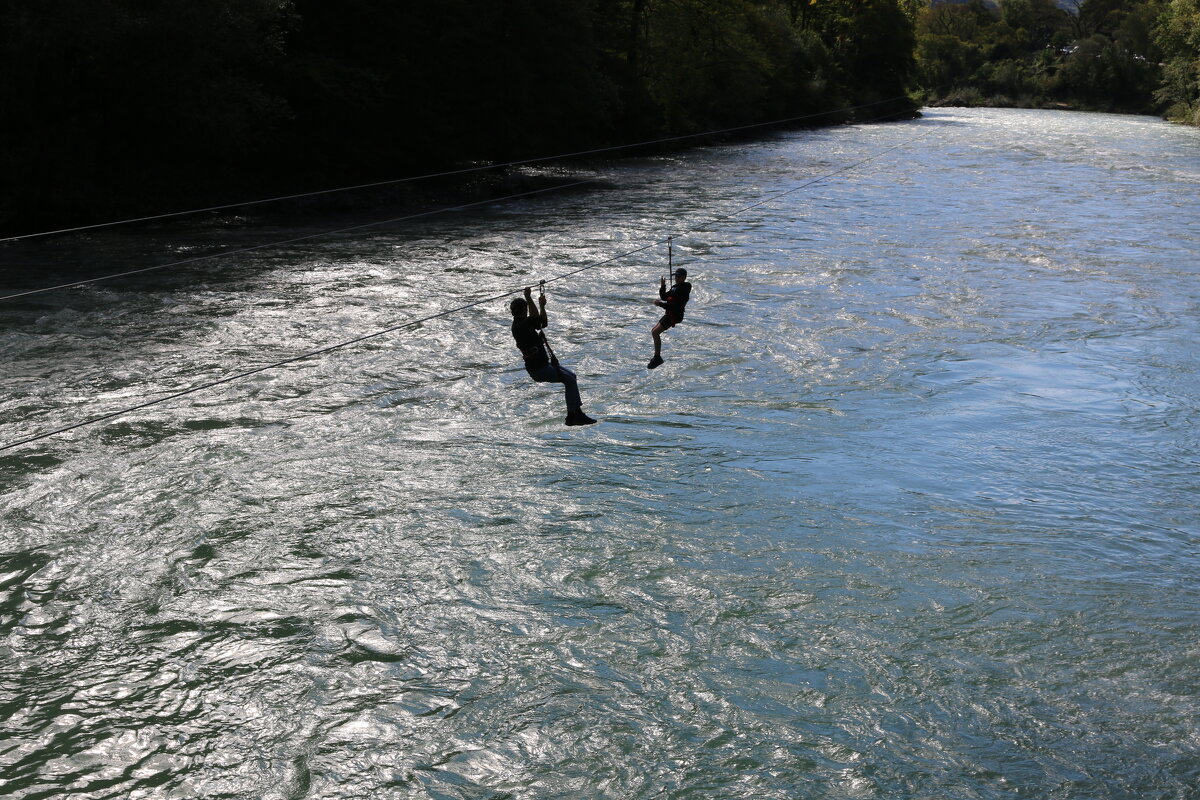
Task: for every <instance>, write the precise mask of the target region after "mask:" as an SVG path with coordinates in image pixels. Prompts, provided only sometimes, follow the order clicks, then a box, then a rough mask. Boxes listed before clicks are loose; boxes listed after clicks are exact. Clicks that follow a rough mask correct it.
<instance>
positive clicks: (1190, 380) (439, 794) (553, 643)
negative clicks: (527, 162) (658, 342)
mask: <svg viewBox="0 0 1200 800" xmlns="http://www.w3.org/2000/svg"><path fill="white" fill-rule="evenodd" d="M899 144H902V145H903V147H901V148H899V149H896V150H893V151H891V152H887V153H883V151H885V150H886V149H887V148H889V147H893V146H895V145H899ZM881 153H883V154H882V155H880V154H881ZM871 156H878V157H877V158H875V160H873V161H870V162H869V163H866V164H863V165H861V166H860V167H858V168H856V169H854V170H852V171H850V172H846V173H843V174H840V175H837V176H835V177H831V178H829V179H828V180H825V181H823V182H821V183H818V184H816V185H814V186H811V187H808V188H805V189H802V190H800V191H797V192H794V193H792V194H789V195H786V196H784V197H781V198H778V199H777V200H775V201H772V202H769V203H765V204H762V205H758V206H756V207H754V208H747V207H748V206H751V205H752V204H755V203H759V202H760V201H762V200H764V199H765V198H768V197H771V196H773V195H778V194H779V193H781V192H784V191H786V190H788V189H790V188H794V187H796V186H798V185H800V184H801V183H804V182H806V181H808V180H811V179H812V178H813V177H816V176H819V175H823V174H826V173H829V172H832V171H833V170H836V169H839V168H841V167H843V166H845V165H848V164H851V163H853V162H856V161H859V160H861V159H864V158H868V157H871ZM592 177H594V178H595V181H594V183H593V184H592V185H590V186H589V187H587V188H586V189H585V190H578V189H576V190H573V191H569V192H563V193H550V194H547V195H544V196H540V197H537V198H527V199H523V200H519V201H513V202H508V203H498V204H495V205H494V206H490V207H487V208H485V209H480V210H476V211H472V212H469V213H456V214H452V215H445V216H440V217H432V218H424V219H421V220H416V221H413V222H410V223H405V224H400V225H389V226H382V227H379V228H372V229H363V230H359V231H356V232H350V233H345V234H341V235H333V236H328V237H321V238H314V239H307V240H304V241H300V242H296V243H293V244H292V245H285V246H279V247H272V248H263V249H260V250H255V251H253V252H250V253H244V254H242V255H238V256H233V257H230V258H228V259H225V260H220V261H205V262H197V263H194V264H191V265H187V266H183V267H180V268H176V269H172V270H166V271H160V272H154V273H151V274H148V275H145V276H142V277H140V278H129V279H122V280H116V281H111V282H107V283H102V284H96V285H93V286H91V287H86V288H78V289H70V290H63V291H60V292H56V293H53V294H49V295H38V296H34V297H29V298H25V299H22V300H19V301H9V302H7V303H4V304H2V305H0V371H2V373H3V393H2V395H0V444H2V443H6V442H11V441H16V440H18V439H21V438H25V437H28V436H32V435H35V434H37V433H38V432H40V431H43V430H47V429H49V428H54V427H58V426H62V425H66V424H70V423H72V422H74V421H77V420H81V419H85V418H87V417H90V416H96V415H99V414H102V413H105V412H107V411H109V410H113V409H118V408H121V407H125V406H130V405H136V404H138V403H141V402H145V401H146V400H147V399H153V398H155V397H160V396H162V394H165V393H169V392H171V391H177V390H180V389H183V388H187V387H189V386H193V385H195V384H198V383H202V382H205V381H211V380H215V379H218V378H220V377H222V376H224V375H227V374H230V373H232V372H236V371H239V370H246V369H250V368H253V367H255V366H258V365H262V364H267V363H270V362H273V361H278V360H281V359H285V358H288V357H290V356H292V355H294V354H298V353H301V352H305V351H308V350H315V349H318V348H321V347H325V346H327V345H330V344H334V343H336V342H339V341H343V340H346V339H350V338H353V337H356V336H361V335H364V334H367V333H371V332H373V331H377V330H380V329H383V328H386V327H389V326H392V325H396V324H399V323H402V322H404V321H405V320H409V319H413V318H416V317H422V316H426V315H429V314H433V313H436V312H438V311H441V310H443V309H447V308H452V307H454V306H457V305H460V304H462V303H465V302H469V301H472V300H474V299H478V298H485V297H490V296H495V295H499V294H502V293H504V292H507V291H510V290H512V289H515V288H517V287H520V286H522V285H524V284H527V283H533V282H536V281H537V280H538V279H540V278H552V277H553V276H556V275H560V274H563V273H565V272H569V271H571V270H575V269H579V268H581V267H585V266H588V265H589V264H593V263H595V262H599V261H603V260H606V259H610V258H612V257H614V256H616V255H618V254H620V253H622V252H626V251H629V250H633V249H635V248H638V247H642V246H644V245H647V244H649V243H651V242H653V241H655V240H656V239H662V238H664V237H665V236H666V235H667V234H669V233H678V234H679V238H678V239H677V246H676V251H675V252H676V258H677V261H678V262H680V263H683V264H685V265H686V266H688V267H689V269H690V270H691V273H692V281H693V284H694V285H695V291H694V294H693V300H692V303H691V305H690V306H689V309H688V312H689V313H688V319H687V321H686V322H685V323H684V324H683V325H682V326H680V327H679V328H677V329H676V330H673V331H671V332H670V333H669V334H668V335H667V336H666V337H665V342H666V344H665V350H664V355H665V356H666V357H667V362H666V364H665V365H664V366H663V367H661V368H659V369H658V370H656V371H654V372H649V371H647V370H646V369H645V361H646V360H647V358H648V357H649V356H650V353H651V349H650V339H649V328H650V326H651V325H652V324H653V322H654V320H655V319H656V318H657V315H656V313H655V309H654V308H653V307H652V306H651V305H650V300H651V299H652V298H653V296H654V291H655V289H656V287H657V281H658V276H659V275H660V274H661V273H662V267H663V263H664V261H665V248H663V247H661V246H660V247H654V248H652V249H651V250H649V251H646V252H643V253H640V254H638V255H635V256H631V257H628V258H625V259H621V260H617V261H613V262H612V263H608V264H605V265H604V266H600V267H596V268H595V269H590V270H587V271H584V272H581V273H579V274H578V275H576V276H574V277H572V278H570V279H565V280H561V281H557V282H555V283H553V284H552V285H551V286H550V295H551V296H550V305H549V310H550V315H551V328H550V330H549V334H550V336H551V341H552V343H553V344H554V346H555V349H556V351H557V352H558V353H559V355H560V356H561V357H562V359H563V361H564V362H565V363H567V364H570V365H571V366H573V367H574V368H575V369H576V370H577V371H578V372H579V374H580V377H581V385H582V388H583V393H584V399H585V402H586V408H587V409H588V410H589V411H590V412H591V413H592V414H593V415H594V416H597V417H599V418H600V419H601V420H602V423H601V424H599V425H596V426H594V427H591V428H587V429H570V428H565V427H563V426H562V399H561V394H560V392H559V391H558V390H557V387H552V386H546V385H534V384H532V383H530V382H529V380H528V379H527V378H526V376H525V374H524V372H523V370H521V369H520V367H519V364H518V360H517V358H516V352H515V350H514V348H513V346H512V341H511V338H510V336H509V333H508V314H507V312H506V309H505V303H504V301H502V300H498V301H495V302H491V303H485V304H483V305H481V306H479V307H475V308H472V309H470V310H466V311H463V312H461V313H458V314H455V315H453V316H451V317H448V318H445V319H439V320H434V321H430V322H427V323H424V324H422V325H421V326H420V327H419V328H417V329H415V330H404V331H398V332H396V333H394V334H390V335H387V336H382V337H378V338H375V339H371V340H368V341H366V342H363V343H361V344H359V345H356V346H354V347H350V348H346V349H343V350H339V351H335V352H332V353H328V354H326V355H324V356H321V357H319V358H315V359H310V360H302V361H297V362H295V363H291V364H288V365H287V366H285V367H282V368H279V369H274V370H269V371H266V372H262V373H259V374H257V375H255V376H253V377H250V378H247V379H244V380H241V381H237V382H233V383H230V384H226V385H223V386H220V387H217V388H214V389H211V390H208V391H205V392H202V393H197V394H195V395H191V396H189V397H185V398H181V399H177V400H173V401H171V402H168V403H163V404H160V405H156V406H153V407H151V408H148V409H145V410H142V411H139V412H136V413H132V414H129V415H127V416H123V417H118V418H114V419H111V420H108V421H105V422H103V423H99V424H96V425H92V426H89V427H85V428H81V429H79V430H76V431H73V432H71V433H67V434H63V435H61V436H57V437H53V438H49V439H45V440H42V441H40V442H37V443H35V444H31V445H27V446H24V447H21V448H15V449H10V450H6V451H3V452H0V527H2V531H0V628H2V636H3V639H2V644H0V676H2V682H0V781H3V783H2V784H0V793H2V794H5V795H6V796H9V797H14V798H25V799H26V800H28V799H29V798H48V797H64V796H68V795H69V796H71V797H79V798H102V797H113V798H117V797H120V798H125V797H129V798H188V797H205V798H214V797H230V798H234V797H237V798H241V797H247V798H300V797H313V798H413V799H414V800H416V799H417V798H439V799H441V798H472V799H474V798H495V799H496V800H498V799H499V798H519V799H521V800H526V799H528V800H535V799H537V798H579V799H580V800H583V799H584V798H589V799H590V798H695V799H696V800H708V799H710V798H753V799H755V800H759V799H766V798H787V799H789V800H791V799H793V798H879V799H880V800H884V799H885V798H930V799H932V798H1008V797H1030V798H1195V797H1198V796H1200V794H1198V792H1200V790H1198V789H1197V787H1198V786H1200V722H1198V720H1200V700H1198V697H1197V686H1200V612H1198V611H1197V609H1198V608H1200V605H1198V601H1200V578H1198V575H1200V513H1198V511H1197V506H1198V500H1200V478H1198V477H1197V476H1198V475H1200V436H1198V429H1197V414H1198V412H1197V407H1198V402H1200V377H1198V374H1197V364H1198V358H1197V352H1198V351H1200V348H1198V346H1197V342H1198V341H1200V283H1198V281H1197V277H1198V272H1200V269H1198V266H1197V258H1196V253H1197V252H1200V213H1198V212H1197V197H1198V196H1200V133H1198V132H1197V131H1195V130H1188V129H1183V128H1178V127H1171V126H1169V125H1166V124H1165V123H1162V122H1159V121H1156V120H1153V119H1150V118H1140V117H1115V116H1103V115H1082V114H1066V113H1050V112H1032V111H999V110H974V111H965V110H946V109H944V110H935V111H929V112H927V114H926V115H925V117H924V118H923V119H920V120H916V121H913V122H911V123H903V124H891V125H882V126H862V127H846V128H838V129H831V130H820V131H805V132H794V133H788V134H783V135H779V136H776V137H773V138H770V139H769V140H766V141H762V142H757V143H750V144H741V145H736V146H728V147H719V148H712V149H703V150H698V151H693V152H689V153H687V154H684V155H681V156H678V157H671V158H661V159H653V160H644V161H634V162H628V163H623V164H620V165H616V166H612V167H607V168H604V169H603V171H602V172H600V173H597V174H595V175H594V176H592ZM739 209H746V210H742V211H740V213H738V214H736V215H735V216H732V217H729V218H727V219H724V220H722V221H719V222H715V223H714V222H711V220H713V219H714V218H716V217H719V216H722V215H726V214H729V213H730V212H733V211H738V210H739ZM364 221H369V219H365V218H362V219H360V218H355V219H354V220H350V221H349V222H348V221H347V220H346V219H344V218H339V219H307V220H303V221H301V222H294V221H293V222H291V223H288V224H287V225H284V224H282V223H279V222H278V221H274V222H272V221H267V220H248V219H247V220H236V219H229V220H223V221H221V224H215V223H211V222H209V223H205V224H203V225H201V224H198V223H197V224H195V225H191V226H181V225H175V226H170V227H162V228H158V229H154V230H149V231H140V232H134V231H123V232H122V231H110V232H95V233H92V234H90V235H86V236H79V237H76V238H72V239H69V240H65V241H59V242H54V243H51V242H43V243H40V244H38V243H28V244H26V245H21V246H19V247H17V246H9V248H8V249H7V250H6V251H5V252H4V253H2V254H0V255H3V257H4V258H5V259H6V260H7V261H8V263H9V264H10V267H11V269H12V270H14V271H15V270H16V269H19V268H28V267H31V266H38V265H41V267H42V268H45V269H46V270H47V272H46V274H45V275H43V276H42V277H41V278H29V279H19V278H18V279H14V280H12V281H10V282H9V284H8V285H7V286H6V287H5V288H6V289H8V290H10V291H11V290H12V289H22V288H30V287H32V286H35V285H38V284H40V283H42V282H43V278H44V279H46V280H48V281H54V280H57V279H59V278H60V277H61V275H59V274H58V273H56V272H55V270H56V269H58V268H62V269H63V270H64V272H63V274H67V273H68V272H71V271H77V270H79V269H84V270H90V271H91V272H92V273H93V274H102V273H108V272H114V271H119V270H123V269H129V268H137V267H140V266H148V265H153V264H156V263H163V262H165V261H168V260H180V259H184V258H188V257H191V256H194V255H199V254H204V253H207V252H210V251H211V249H212V248H214V247H217V246H226V247H245V246H250V245H253V244H257V243H260V242H264V241H272V240H283V239H291V238H297V237H300V236H307V235H309V234H312V233H317V232H320V231H321V230H323V229H330V228H336V227H346V226H348V225H352V224H359V223H361V222H364ZM12 265H16V266H12ZM68 268H69V269H68ZM6 293H7V292H6Z"/></svg>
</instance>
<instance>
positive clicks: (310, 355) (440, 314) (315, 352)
mask: <svg viewBox="0 0 1200 800" xmlns="http://www.w3.org/2000/svg"><path fill="white" fill-rule="evenodd" d="M930 133H932V131H927V132H925V133H922V134H920V135H918V136H914V137H913V138H912V139H909V140H907V141H904V142H901V143H900V144H896V145H893V146H891V147H888V148H886V149H884V150H880V151H879V152H877V153H875V154H874V155H871V156H868V157H866V158H863V159H860V160H859V161H856V162H854V163H853V164H849V165H847V166H845V167H841V168H840V169H836V170H834V171H832V172H828V173H824V174H822V175H819V176H817V177H816V178H813V179H811V180H809V181H806V182H805V183H802V184H800V185H799V186H794V187H792V188H791V189H788V190H786V191H783V192H779V193H777V194H774V195H772V196H770V197H768V198H766V199H765V200H761V201H759V202H756V203H752V204H750V205H748V206H743V207H740V208H737V209H735V210H734V211H731V212H729V213H727V214H722V215H720V216H717V217H713V218H712V219H709V220H706V221H705V222H702V223H700V224H699V225H696V226H693V227H692V228H689V229H686V230H684V231H683V232H684V233H685V234H690V233H697V232H699V231H702V230H703V229H704V228H705V227H707V226H708V225H712V224H714V223H717V222H721V221H724V220H727V219H729V218H731V217H734V216H736V215H738V214H742V213H745V212H746V211H750V210H751V209H755V208H759V207H760V206H763V205H766V204H767V203H771V202H774V201H775V200H778V199H780V198H782V197H786V196H787V195H790V194H793V193H795V192H798V191H800V190H801V189H804V188H806V187H808V186H812V185H813V184H814V183H817V182H819V181H822V180H825V179H827V178H831V177H833V176H835V175H840V174H842V173H844V172H847V171H849V170H851V169H854V168H855V167H859V166H862V165H863V164H866V163H868V162H870V161H874V160H875V159H877V158H879V157H881V156H883V155H886V154H887V153H890V152H892V151H894V150H898V149H900V148H901V147H906V146H908V145H911V144H912V143H914V142H917V141H919V140H921V139H923V138H924V137H926V136H928V135H929V134H930ZM677 236H678V234H672V235H671V236H670V237H668V239H656V240H655V241H653V242H650V243H649V244H645V245H643V246H641V247H637V248H634V249H632V250H627V251H624V252H622V253H618V254H616V255H614V256H611V257H609V258H606V259H603V260H601V261H596V262H594V263H591V264H587V265H585V266H583V267H580V268H579V269H575V270H571V271H570V272H566V273H563V274H562V275H556V276H554V277H551V278H546V279H545V280H542V281H539V285H540V286H544V285H545V284H547V283H553V282H555V281H559V280H563V279H565V278H569V277H571V276H573V275H578V274H579V273H581V272H586V271H588V270H592V269H597V268H599V267H602V266H605V265H607V264H611V263H613V262H614V261H618V260H620V259H623V258H627V257H629V256H632V255H636V254H637V253H641V252H644V251H646V250H649V249H650V248H652V247H658V246H659V245H661V244H664V243H665V242H667V241H669V240H670V239H674V238H676V237H677ZM521 291H523V289H513V290H510V291H507V292H505V293H503V294H499V295H495V296H492V297H485V298H482V299H479V300H474V301H471V302H469V303H465V304H463V305H460V306H456V307H454V308H451V309H448V310H446V311H440V312H438V313H436V314H430V315H428V316H424V317H421V318H419V319H414V320H409V321H407V322H402V323H399V324H397V325H392V326H389V327H387V328H383V329H381V330H378V331H374V332H372V333H368V334H364V335H362V336H356V337H354V338H352V339H347V340H345V341H342V342H338V343H336V344H332V345H329V346H327V347H322V348H320V349H318V350H311V351H309V352H307V353H301V354H300V355H296V356H292V357H290V358H285V359H282V360H280V361H275V362H273V363H270V364H264V365H262V366H258V367H254V368H253V369H248V370H244V371H242V372H238V373H236V374H234V375H227V376H226V377H224V378H220V379H218V380H215V381H209V382H207V383H203V384H199V385H197V386H192V387H189V388H187V389H183V390H181V391H178V392H172V393H170V394H168V395H166V396H164V397H159V398H155V399H154V400H149V401H147V402H145V403H139V404H138V405H134V406H128V407H125V408H120V409H117V410H116V411H112V412H110V413H107V414H102V415H100V416H97V417H91V418H89V419H85V420H83V421H81V422H76V423H73V424H71V425H66V426H63V427H61V428H56V429H54V430H50V431H43V432H42V433H39V434H35V435H34V436H30V437H27V438H25V439H20V440H18V441H15V442H9V443H7V444H4V445H0V452H2V451H5V450H11V449H13V448H17V447H21V446H23V445H26V444H31V443H33V442H37V441H40V440H42V439H48V438H50V437H52V436H58V435H59V434H63V433H67V432H68V431H73V430H76V429H78V428H83V427H86V426H88V425H94V424H96V423H98V422H104V421H105V420H109V419H113V418H115V417H120V416H123V415H125V414H129V413H132V412H134V411H140V410H141V409H143V408H149V407H150V406H155V405H158V404H160V403H165V402H167V401H168V400H174V399H176V398H179V397H185V396H187V395H190V394H195V393H197V392H202V391H204V390H206V389H212V388H214V387H217V386H222V385H224V384H227V383H233V382H234V381H238V380H241V379H243V378H247V377H250V376H251V375H257V374H259V373H262V372H266V371H268V370H272V369H278V368H279V367H282V366H286V365H287V364H293V363H295V362H297V361H303V360H305V359H308V358H313V357H315V356H319V355H324V354H326V353H331V352H333V351H335V350H341V349H343V348H346V347H349V346H351V345H354V344H359V343H360V342H365V341H367V340H369V339H375V338H377V337H380V336H384V335H387V334H389V333H394V332H396V331H400V330H404V329H406V328H412V327H415V326H417V325H420V324H422V323H425V322H429V321H431V320H435V319H440V318H442V317H448V316H450V315H451V314H456V313H458V312H460V311H465V310H467V309H470V308H475V307H477V306H481V305H483V304H485V303H493V302H495V301H497V300H503V299H504V298H506V297H510V296H512V295H514V294H517V293H519V292H521Z"/></svg>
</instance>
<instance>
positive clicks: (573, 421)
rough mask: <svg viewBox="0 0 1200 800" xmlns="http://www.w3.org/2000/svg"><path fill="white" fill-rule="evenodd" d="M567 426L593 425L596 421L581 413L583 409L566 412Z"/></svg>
mask: <svg viewBox="0 0 1200 800" xmlns="http://www.w3.org/2000/svg"><path fill="white" fill-rule="evenodd" d="M567 424H568V425H595V424H596V420H594V419H592V418H591V417H589V416H588V415H587V414H585V413H583V409H577V410H575V411H568V412H567Z"/></svg>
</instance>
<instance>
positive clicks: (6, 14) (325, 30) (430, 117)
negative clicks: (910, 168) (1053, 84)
mask: <svg viewBox="0 0 1200 800" xmlns="http://www.w3.org/2000/svg"><path fill="white" fill-rule="evenodd" d="M911 12H912V9H911V7H909V6H907V5H906V0H816V1H814V0H437V2H421V3H415V2H397V0H336V2H335V1H334V0H202V1H201V0H37V1H36V2H31V0H0V173H2V174H3V175H4V181H3V183H2V184H0V185H2V188H0V230H4V231H6V232H9V233H20V232H22V230H25V229H33V228H37V227H40V226H45V225H49V224H53V225H65V224H85V223H88V222H95V221H100V220H105V219H109V218H111V217H113V216H114V215H136V214H139V213H152V212H154V211H160V210H163V209H164V208H173V207H178V206H179V204H184V203H185V204H189V205H195V204H214V205H215V204H219V203H222V202H230V201H233V200H236V199H243V198H245V197H247V196H253V195H256V194H262V193H271V194H275V193H284V192H292V191H295V192H300V191H307V190H314V189H320V188H326V187H328V186H338V185H346V184H352V183H356V182H367V181H372V180H379V179H381V178H392V177H399V176H403V175H408V174H414V173H422V172H430V171H435V170H438V169H442V168H454V167H460V166H462V165H467V164H480V163H489V162H505V161H512V160H518V159H523V158H531V157H540V156H545V155H549V154H553V153H561V152H571V151H579V150H585V149H589V148H596V147H603V146H609V145H613V144H616V143H625V142H634V141H644V140H650V139H655V138H665V137H670V136H677V135H683V134H690V133H693V132H696V131H705V130H713V129H719V128H729V127H735V126H739V125H747V124H754V123H759V122H763V121H765V120H773V119H783V118H788V117H795V116H799V115H803V114H807V113H813V112H818V111H823V110H826V109H831V108H843V107H848V106H854V105H860V104H864V103H875V102H878V101H880V100H885V99H887V98H899V99H897V100H893V101H892V102H891V103H884V104H880V105H876V106H872V107H871V108H870V111H871V114H872V115H873V116H879V115H881V114H886V113H895V114H905V113H907V114H911V113H912V112H913V109H914V108H915V105H914V103H913V101H912V100H911V99H909V98H908V97H906V96H905V91H906V89H907V87H908V86H909V84H910V82H911V77H912V69H913V65H914V61H913V44H914V38H913V36H914V33H913V31H914V28H913V18H912V13H911ZM850 113H851V112H844V113H842V114H836V115H830V116H829V117H827V118H825V120H824V121H827V122H833V121H839V120H842V119H845V118H847V117H848V116H849V115H850Z"/></svg>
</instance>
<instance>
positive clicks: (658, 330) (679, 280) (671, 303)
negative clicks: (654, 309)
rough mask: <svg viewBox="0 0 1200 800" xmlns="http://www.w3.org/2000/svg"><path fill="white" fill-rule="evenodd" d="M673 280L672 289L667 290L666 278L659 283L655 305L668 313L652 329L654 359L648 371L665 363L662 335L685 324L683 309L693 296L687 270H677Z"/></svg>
mask: <svg viewBox="0 0 1200 800" xmlns="http://www.w3.org/2000/svg"><path fill="white" fill-rule="evenodd" d="M672 278H673V280H674V284H673V285H672V286H671V288H670V289H668V288H667V279H666V278H660V279H659V281H658V299H657V300H655V301H654V305H656V306H658V307H659V308H662V309H664V310H665V311H666V313H665V314H663V315H662V319H660V320H659V321H658V322H657V323H656V324H655V326H654V327H653V328H651V329H650V335H651V336H653V337H654V357H653V358H651V359H650V363H649V364H647V365H646V368H647V369H655V368H657V367H658V366H659V365H660V364H662V363H663V357H662V334H663V333H664V332H665V331H667V330H670V329H671V328H674V327H675V326H676V325H678V324H679V323H681V322H683V307H684V306H686V305H687V301H688V299H689V298H690V297H691V296H692V285H691V284H690V283H688V281H687V270H686V269H684V268H683V267H680V268H679V269H677V270H675V272H674V273H673V274H672Z"/></svg>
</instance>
